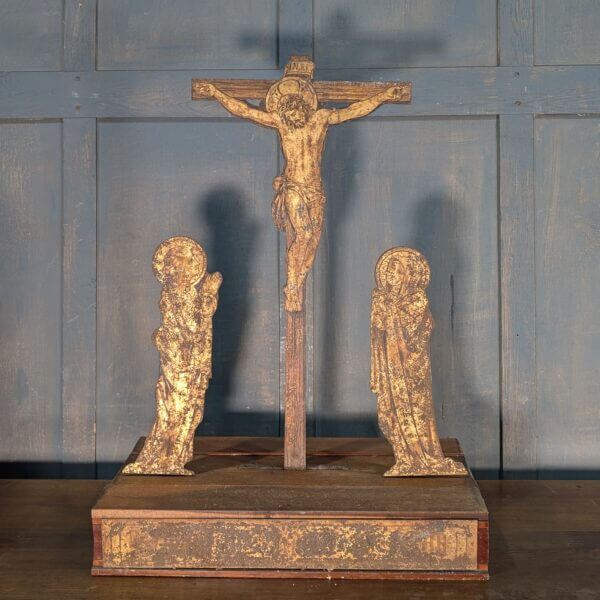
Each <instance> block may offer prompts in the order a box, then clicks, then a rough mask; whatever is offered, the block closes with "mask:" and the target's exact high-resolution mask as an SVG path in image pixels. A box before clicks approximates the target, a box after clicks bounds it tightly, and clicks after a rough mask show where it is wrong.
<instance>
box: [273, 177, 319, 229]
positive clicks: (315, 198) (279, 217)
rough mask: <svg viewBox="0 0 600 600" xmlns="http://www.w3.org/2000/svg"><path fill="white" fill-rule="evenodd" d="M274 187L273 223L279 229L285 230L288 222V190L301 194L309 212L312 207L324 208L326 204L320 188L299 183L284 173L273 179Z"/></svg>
mask: <svg viewBox="0 0 600 600" xmlns="http://www.w3.org/2000/svg"><path fill="white" fill-rule="evenodd" d="M273 188H274V189H275V198H274V199H273V204H272V205H271V211H272V213H273V223H275V227H277V229H281V230H282V231H284V230H285V225H286V222H287V209H286V206H285V197H286V194H287V192H288V191H292V192H295V193H296V194H298V196H300V198H301V199H302V201H303V202H304V204H306V207H307V208H308V211H309V213H311V212H312V209H313V208H314V207H315V206H317V207H319V208H322V207H323V206H324V205H325V194H324V193H323V191H322V190H321V189H320V188H316V187H313V186H312V185H307V184H305V183H298V182H296V181H292V180H291V179H288V178H287V177H284V176H283V175H280V176H279V177H275V179H273Z"/></svg>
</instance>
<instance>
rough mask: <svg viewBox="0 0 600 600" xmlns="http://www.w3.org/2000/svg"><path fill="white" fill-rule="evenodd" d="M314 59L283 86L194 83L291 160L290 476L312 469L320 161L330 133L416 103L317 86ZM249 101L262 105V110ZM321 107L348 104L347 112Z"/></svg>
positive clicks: (359, 88)
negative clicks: (309, 395) (310, 292)
mask: <svg viewBox="0 0 600 600" xmlns="http://www.w3.org/2000/svg"><path fill="white" fill-rule="evenodd" d="M314 68H315V65H314V62H313V61H312V59H311V58H310V57H309V56H292V57H291V58H290V60H289V62H288V63H287V65H286V67H285V69H284V74H283V77H282V78H281V79H279V80H277V81H265V80H254V79H250V80H249V79H194V80H192V99H193V100H211V99H214V100H217V101H218V102H219V103H220V104H221V105H222V106H223V107H224V108H225V109H227V110H228V111H229V112H230V113H231V114H233V115H235V116H237V117H241V118H243V119H247V120H249V121H253V122H254V123H256V124H258V125H262V126H263V127H269V128H272V129H275V130H276V131H277V133H278V135H279V140H280V142H281V149H282V152H283V156H284V158H285V167H284V170H283V173H281V175H279V176H278V177H276V178H275V179H274V181H273V189H274V191H275V198H274V200H273V203H272V215H273V221H274V223H275V226H276V227H277V228H278V229H280V230H282V231H284V232H285V234H286V247H287V281H286V284H285V287H284V288H283V293H284V307H285V312H286V334H285V335H286V338H285V433H284V468H286V469H305V468H306V404H305V397H304V386H305V362H304V361H305V307H304V288H305V282H306V277H307V275H308V273H309V272H310V270H311V268H312V265H313V262H314V259H315V254H316V252H317V247H318V245H319V239H320V237H321V229H322V225H323V214H324V210H325V193H324V191H323V182H322V180H321V157H322V153H323V146H324V144H325V137H326V135H327V131H328V129H329V126H330V125H336V124H338V123H343V122H344V121H349V120H351V119H357V118H360V117H364V116H366V115H368V114H369V113H371V112H373V111H374V110H375V109H376V108H377V107H378V106H380V105H381V104H383V103H385V102H394V103H407V102H410V101H411V96H412V86H411V84H410V83H409V82H401V83H396V82H377V83H371V82H349V81H313V73H314ZM246 100H260V101H261V107H260V108H259V107H255V106H252V105H251V104H248V103H247V102H246ZM322 102H349V103H350V104H349V105H348V106H346V107H344V108H339V109H338V108H327V107H323V106H319V104H320V103H322Z"/></svg>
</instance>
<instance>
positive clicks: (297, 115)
mask: <svg viewBox="0 0 600 600" xmlns="http://www.w3.org/2000/svg"><path fill="white" fill-rule="evenodd" d="M277 112H278V113H279V116H280V117H281V119H282V120H283V122H284V123H285V124H286V125H287V126H288V127H291V128H292V129H298V128H299V127H304V125H306V123H307V121H308V119H309V118H310V115H311V114H312V113H313V112H314V111H313V110H312V108H311V107H310V106H309V105H308V104H307V103H306V102H305V101H304V99H303V98H302V96H300V95H298V94H292V95H290V96H286V97H284V98H282V100H281V102H279V106H278V107H277Z"/></svg>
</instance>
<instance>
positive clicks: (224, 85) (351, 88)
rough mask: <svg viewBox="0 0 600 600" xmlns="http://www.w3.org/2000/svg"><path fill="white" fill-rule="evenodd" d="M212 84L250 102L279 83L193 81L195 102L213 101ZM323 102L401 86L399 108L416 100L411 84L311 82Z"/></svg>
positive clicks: (358, 97) (354, 99)
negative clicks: (205, 89)
mask: <svg viewBox="0 0 600 600" xmlns="http://www.w3.org/2000/svg"><path fill="white" fill-rule="evenodd" d="M206 83H212V84H213V85H214V86H216V87H217V88H218V89H219V90H221V91H222V92H224V93H225V94H227V95H229V96H232V97H233V98H238V99H246V100H264V98H265V96H266V95H267V92H268V91H269V88H270V87H271V86H272V85H273V84H274V83H275V80H267V79H192V100H212V97H211V96H208V95H207V94H205V93H203V91H202V86H203V84H206ZM311 84H312V86H313V88H314V90H315V92H316V93H317V97H318V99H319V102H357V101H359V100H366V99H367V98H370V97H372V96H374V95H375V94H378V93H380V92H382V91H383V90H385V89H387V88H388V87H390V86H392V85H397V86H399V87H400V88H401V89H400V93H398V94H397V97H396V99H395V100H391V101H390V102H393V103H395V104H398V103H409V102H410V101H411V100H412V83H411V82H410V81H402V82H396V81H377V82H371V81H311Z"/></svg>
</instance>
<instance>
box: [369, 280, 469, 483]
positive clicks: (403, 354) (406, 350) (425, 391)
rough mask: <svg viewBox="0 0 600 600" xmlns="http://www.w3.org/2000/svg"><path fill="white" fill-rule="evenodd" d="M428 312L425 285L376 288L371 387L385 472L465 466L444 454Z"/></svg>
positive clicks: (442, 471)
mask: <svg viewBox="0 0 600 600" xmlns="http://www.w3.org/2000/svg"><path fill="white" fill-rule="evenodd" d="M432 329H433V318H432V316H431V312H430V310H429V303H428V301H427V296H426V294H425V291H424V290H423V289H421V288H416V289H415V288H413V289H412V290H410V291H409V292H408V293H406V294H404V295H402V294H400V295H399V294H397V293H395V292H392V291H391V290H382V289H380V288H376V289H375V290H374V292H373V300H372V307H371V389H372V391H373V392H374V393H375V394H376V395H377V415H378V422H379V426H380V428H381V430H382V432H383V434H384V436H385V437H386V438H387V439H388V441H389V442H390V443H391V445H392V447H393V450H394V456H395V460H396V464H395V465H394V467H392V469H390V470H389V471H388V472H387V473H386V475H406V476H414V475H455V474H465V473H466V471H465V468H464V466H463V465H461V464H460V463H457V462H455V461H454V460H452V459H450V458H445V457H444V454H443V452H442V448H441V446H440V442H439V438H438V433H437V427H436V422H435V414H434V409H433V399H432V382H431V360H430V356H429V338H430V336H431V332H432Z"/></svg>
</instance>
